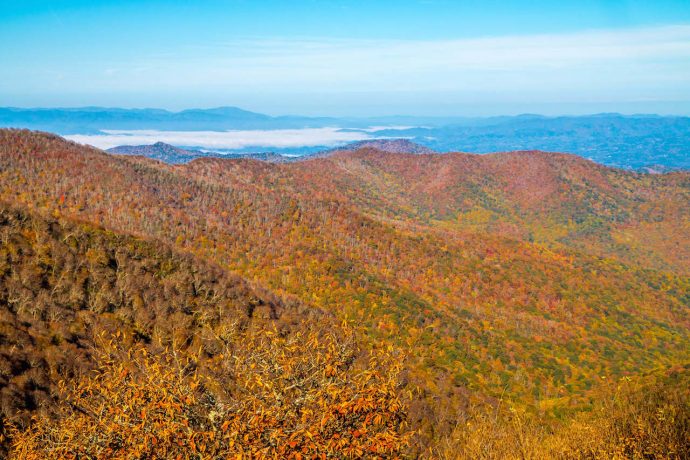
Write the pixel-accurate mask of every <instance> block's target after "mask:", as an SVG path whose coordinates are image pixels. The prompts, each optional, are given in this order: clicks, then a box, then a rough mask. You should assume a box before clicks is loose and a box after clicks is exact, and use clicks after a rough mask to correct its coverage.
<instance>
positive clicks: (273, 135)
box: [65, 127, 396, 150]
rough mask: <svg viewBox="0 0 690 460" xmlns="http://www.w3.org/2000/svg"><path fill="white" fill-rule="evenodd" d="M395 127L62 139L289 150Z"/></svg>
mask: <svg viewBox="0 0 690 460" xmlns="http://www.w3.org/2000/svg"><path fill="white" fill-rule="evenodd" d="M382 129H396V128H395V127H390V128H386V127H372V128H369V129H363V130H343V129H341V128H303V129H275V130H244V131H239V130H238V131H157V130H136V131H120V130H104V131H103V134H73V135H69V136H65V137H66V138H67V139H70V140H72V141H75V142H79V143H80V144H88V145H92V146H94V147H98V148H101V149H109V148H112V147H117V146H119V145H145V144H154V143H156V142H165V143H166V144H171V145H176V146H185V147H198V148H202V149H209V150H213V149H220V150H225V149H227V150H233V149H243V148H247V147H268V148H290V147H312V146H321V145H323V146H336V145H340V144H345V143H348V142H355V141H363V140H367V139H377V138H379V137H380V136H376V132H377V131H380V130H382Z"/></svg>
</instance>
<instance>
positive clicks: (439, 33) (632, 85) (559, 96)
mask: <svg viewBox="0 0 690 460" xmlns="http://www.w3.org/2000/svg"><path fill="white" fill-rule="evenodd" d="M85 105H105V106H118V107H162V108H168V109H182V108H189V107H214V106H224V105H234V106H240V107H243V108H246V109H249V110H255V111H261V112H264V113H269V114H285V113H299V114H307V115H358V116H366V115H387V114H414V115H494V114H513V113H524V112H537V113H546V114H561V113H592V112H602V111H619V112H624V113H633V112H657V113H677V114H690V1H688V0H682V1H681V0H678V1H674V0H654V1H652V0H644V1H642V0H629V1H628V0H599V1H594V0H580V1H570V0H561V1H553V0H550V1H542V0H534V1H528V0H523V1H512V2H508V1H502V2H499V1H492V0H483V1H474V0H465V1H462V0H416V1H409V0H407V1H406V0H397V1H375V0H370V1H353V0H350V1H346V0H280V1H262V0H224V1H203V0H197V1H145V0H139V1H118V2H115V1H99V0H90V1H61V0H45V1H43V0H21V1H10V0H0V106H19V107H36V106H42V107H46V106H63V107H65V106H71V107H74V106H85Z"/></svg>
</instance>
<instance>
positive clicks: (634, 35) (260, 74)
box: [120, 25, 690, 91]
mask: <svg viewBox="0 0 690 460" xmlns="http://www.w3.org/2000/svg"><path fill="white" fill-rule="evenodd" d="M147 62H148V63H149V64H150V65H151V66H152V67H151V70H150V72H149V74H153V75H157V76H158V77H159V78H160V79H162V80H163V81H168V82H170V83H172V84H173V85H175V84H180V85H187V84H189V83H190V82H191V83H193V84H194V85H210V86H212V87H216V88H226V89H229V88H232V87H240V88H250V89H251V88H254V89H261V88H262V89H271V90H274V89H276V87H280V88H282V89H284V90H288V91H289V90H304V89H310V90H322V91H323V90H335V91H342V90H351V91H362V90H367V91H371V90H376V89H380V90H384V91H391V90H395V91H407V90H418V91H419V90H429V89H433V90H440V89H443V90H458V89H463V88H466V86H467V85H476V86H477V87H479V88H487V89H497V88H501V86H502V84H501V83H502V82H501V78H503V77H506V76H515V77H517V78H515V79H514V80H511V82H510V83H511V86H512V87H515V88H518V89H519V88H520V87H522V86H526V87H529V88H532V89H536V90H539V89H540V87H542V88H543V87H544V85H546V86H548V85H549V83H553V82H556V81H557V80H559V79H561V78H562V77H563V76H567V75H574V76H575V77H576V78H581V77H582V76H591V75H592V74H593V73H594V74H596V75H597V76H599V77H601V78H599V79H598V82H597V83H598V84H599V85H602V84H603V85H608V84H611V83H614V84H615V83H619V82H620V81H631V79H632V80H637V79H641V80H648V79H649V78H650V77H652V80H655V78H654V77H656V80H655V81H657V82H658V81H660V80H659V79H660V78H666V77H668V76H669V75H671V76H675V77H677V78H681V79H683V80H684V81H686V82H687V81H688V80H689V79H690V77H688V73H687V71H688V70H690V26H689V25H679V26H663V27H652V28H641V29H623V30H609V31H585V32H578V33H568V34H553V35H525V36H504V37H488V38H476V39H458V40H349V39H342V40H335V39H325V40H321V39H303V40H296V39H287V40H278V39H273V40H243V41H236V42H233V43H228V44H225V45H214V46H208V47H193V48H189V49H187V50H186V51H182V55H177V56H175V57H174V59H171V58H168V57H159V58H154V59H150V60H148V61H147ZM120 67H122V66H120ZM137 67H138V66H137ZM149 76H150V75H149ZM160 79H158V78H156V79H151V80H149V81H150V82H151V84H155V83H154V82H158V81H161V80H160ZM175 79H176V80H175ZM568 81H572V79H568ZM587 83H588V84H589V83H590V82H589V81H587Z"/></svg>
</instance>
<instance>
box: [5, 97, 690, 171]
mask: <svg viewBox="0 0 690 460" xmlns="http://www.w3.org/2000/svg"><path fill="white" fill-rule="evenodd" d="M3 126H7V127H20V128H29V129H34V130H43V131H50V132H55V133H59V134H86V133H99V132H101V131H103V130H162V131H167V130H179V131H201V130H207V131H227V130H274V129H288V128H289V129H302V128H315V127H337V128H341V129H343V130H346V131H354V132H360V133H362V134H366V136H370V137H372V138H388V139H393V138H395V139H400V138H405V139H408V140H409V141H411V142H414V143H416V144H419V145H421V146H424V147H426V148H429V149H432V150H435V151H438V152H452V151H461V152H473V153H489V152H504V151H512V150H546V151H557V152H566V153H574V154H577V155H580V156H583V157H585V158H588V159H591V160H593V161H596V162H599V163H602V164H605V165H608V166H616V167H620V168H627V169H643V168H647V167H650V166H651V165H654V166H656V168H655V170H658V167H663V168H666V169H690V118H689V117H665V116H659V115H633V116H624V115H620V114H616V113H602V114H596V115H587V116H563V117H546V116H542V115H535V114H524V115H518V116H499V117H488V118H462V117H414V116H406V117H377V118H359V119H355V118H313V117H301V116H281V117H272V116H269V115H264V114H260V113H255V112H249V111H246V110H242V109H239V108H236V107H221V108H215V109H191V110H184V111H181V112H169V111H166V110H161V109H109V108H99V107H87V108H77V109H16V108H0V127H3ZM372 126H378V127H381V126H384V127H386V126H387V127H388V128H385V129H383V130H381V129H379V130H377V131H376V132H372V131H371V130H370V129H369V128H370V127H372ZM366 136H363V137H366ZM373 140H374V139H372V141H373ZM365 142H371V141H369V140H367V141H365ZM376 142H377V143H378V144H376V145H373V146H374V147H376V148H379V149H380V150H384V151H387V150H388V149H389V148H391V149H393V150H392V151H395V152H404V151H407V150H408V147H409V146H405V145H403V144H399V145H398V144H396V143H393V144H390V146H387V145H388V144H385V143H383V144H382V143H380V142H381V141H380V140H376ZM388 142H390V141H388ZM395 142H399V141H395ZM189 146H190V147H193V146H194V144H190V145H189ZM330 148H332V147H331V146H328V145H324V146H301V147H300V146H295V147H289V148H275V147H266V150H267V151H272V152H274V153H277V154H287V155H307V154H315V153H316V152H321V151H325V150H329V149H330ZM341 148H342V147H338V149H341ZM345 148H348V149H349V148H351V147H345ZM258 149H259V150H258V151H259V152H260V153H261V154H262V155H265V154H264V153H263V152H261V150H260V149H261V147H258ZM251 150H252V151H247V149H242V150H238V151H231V150H224V151H223V152H222V153H230V154H247V153H252V154H254V153H255V152H256V150H255V149H254V148H252V149H251ZM414 153H423V152H420V151H415V152H414Z"/></svg>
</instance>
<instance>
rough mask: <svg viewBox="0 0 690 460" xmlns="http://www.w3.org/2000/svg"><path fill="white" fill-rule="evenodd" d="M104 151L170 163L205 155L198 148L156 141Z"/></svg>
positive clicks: (185, 161) (183, 161) (184, 161)
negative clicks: (181, 146)
mask: <svg viewBox="0 0 690 460" xmlns="http://www.w3.org/2000/svg"><path fill="white" fill-rule="evenodd" d="M106 151H107V152H108V153H115V154H118V155H141V156H144V157H147V158H151V159H153V160H160V161H163V162H165V163H171V164H175V163H187V162H188V161H192V160H193V159H195V158H201V157H204V156H207V154H206V153H204V152H201V151H199V150H185V149H181V148H178V147H175V146H174V145H170V144H166V143H165V142H156V143H155V144H151V145H120V146H117V147H113V148H112V149H108V150H106Z"/></svg>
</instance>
